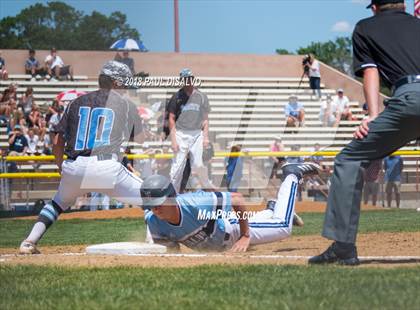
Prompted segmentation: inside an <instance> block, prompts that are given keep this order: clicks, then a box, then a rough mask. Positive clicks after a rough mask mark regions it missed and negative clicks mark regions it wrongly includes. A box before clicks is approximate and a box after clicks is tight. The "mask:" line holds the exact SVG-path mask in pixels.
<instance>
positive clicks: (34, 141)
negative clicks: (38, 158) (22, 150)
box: [25, 128, 39, 155]
mask: <svg viewBox="0 0 420 310" xmlns="http://www.w3.org/2000/svg"><path fill="white" fill-rule="evenodd" d="M25 138H26V140H27V141H28V149H27V151H26V153H27V154H28V155H36V154H39V151H38V142H39V137H38V135H36V134H35V132H34V129H33V128H29V130H28V134H26V135H25Z"/></svg>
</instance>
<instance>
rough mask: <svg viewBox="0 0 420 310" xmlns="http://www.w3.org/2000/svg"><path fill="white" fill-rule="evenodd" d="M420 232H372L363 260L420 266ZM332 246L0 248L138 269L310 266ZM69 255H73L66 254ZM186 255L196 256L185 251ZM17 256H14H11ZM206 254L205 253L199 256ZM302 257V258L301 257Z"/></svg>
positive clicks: (7, 258)
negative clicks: (89, 250) (107, 251)
mask: <svg viewBox="0 0 420 310" xmlns="http://www.w3.org/2000/svg"><path fill="white" fill-rule="evenodd" d="M419 240H420V232H414V233H371V234H361V235H359V238H358V250H359V255H360V256H363V257H378V256H380V257H392V256H405V257H409V256H412V257H414V256H415V257H417V259H416V260H408V259H400V260H397V261H392V262H391V261H382V259H378V258H375V259H374V258H371V259H369V258H368V259H367V260H366V259H365V264H364V265H365V266H379V267H395V266H414V265H420V259H418V257H420V248H419ZM328 245H329V241H328V240H325V239H323V238H322V237H320V236H319V235H316V236H296V237H291V238H290V239H287V240H283V241H281V242H277V243H272V244H266V245H260V246H255V247H253V248H251V249H250V251H249V252H247V253H246V254H229V253H209V256H196V257H188V256H175V257H159V256H157V257H156V256H153V257H149V256H145V257H144V256H102V255H84V254H83V253H84V250H85V247H86V245H77V246H49V247H48V246H45V247H41V248H40V250H41V251H42V253H43V255H33V256H24V255H15V253H17V249H16V248H13V249H12V248H8V249H7V248H6V249H0V263H1V264H13V265H15V264H35V265H46V264H48V265H50V264H51V265H60V266H85V267H111V266H121V265H128V266H137V267H191V266H197V265H205V264H224V265H226V264H228V265H230V264H298V265H304V264H306V257H307V256H311V255H315V254H318V253H319V252H320V251H322V250H324V249H325V248H326V247H327V246H328ZM65 253H72V254H71V255H70V254H65ZM181 253H183V254H192V253H194V252H192V251H191V250H189V249H186V248H183V249H182V250H181ZM11 254H13V255H11ZM197 254H203V253H197ZM297 256H298V257H297Z"/></svg>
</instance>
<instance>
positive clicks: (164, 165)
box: [154, 146, 171, 177]
mask: <svg viewBox="0 0 420 310" xmlns="http://www.w3.org/2000/svg"><path fill="white" fill-rule="evenodd" d="M168 153H169V148H168V147H167V146H164V147H163V148H162V150H156V153H155V154H168ZM154 170H155V171H156V173H157V174H159V175H164V176H166V177H169V173H170V172H171V161H170V160H169V159H167V158H156V160H155V167H154Z"/></svg>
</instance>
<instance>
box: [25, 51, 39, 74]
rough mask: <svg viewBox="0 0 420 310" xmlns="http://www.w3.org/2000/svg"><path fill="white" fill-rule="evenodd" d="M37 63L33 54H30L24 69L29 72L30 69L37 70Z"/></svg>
mask: <svg viewBox="0 0 420 310" xmlns="http://www.w3.org/2000/svg"><path fill="white" fill-rule="evenodd" d="M38 67H39V61H38V60H37V59H36V58H35V54H30V56H29V58H28V59H26V62H25V69H26V70H28V71H30V70H31V69H32V68H35V69H38Z"/></svg>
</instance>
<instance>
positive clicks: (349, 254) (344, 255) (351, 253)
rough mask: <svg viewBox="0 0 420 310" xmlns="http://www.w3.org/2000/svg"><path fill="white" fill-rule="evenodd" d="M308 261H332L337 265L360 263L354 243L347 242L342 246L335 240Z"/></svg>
mask: <svg viewBox="0 0 420 310" xmlns="http://www.w3.org/2000/svg"><path fill="white" fill-rule="evenodd" d="M308 263H309V264H312V265H321V264H333V263H338V264H339V265H344V266H357V265H360V261H359V259H358V258H357V249H356V246H355V245H354V244H347V245H346V246H345V247H343V246H340V245H339V244H338V243H337V242H334V243H333V244H332V245H330V247H329V248H328V249H327V250H326V251H325V252H323V253H321V254H320V255H317V256H313V257H311V258H310V259H309V261H308Z"/></svg>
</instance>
